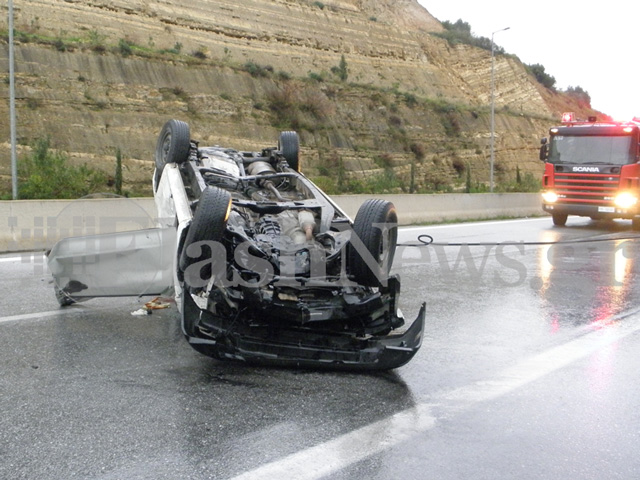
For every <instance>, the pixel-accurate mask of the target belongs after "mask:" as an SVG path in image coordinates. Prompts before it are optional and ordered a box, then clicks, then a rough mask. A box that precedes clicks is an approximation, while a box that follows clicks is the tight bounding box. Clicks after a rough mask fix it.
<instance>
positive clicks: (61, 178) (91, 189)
mask: <svg viewBox="0 0 640 480" xmlns="http://www.w3.org/2000/svg"><path fill="white" fill-rule="evenodd" d="M49 144H50V143H49V139H48V138H43V139H39V140H38V141H37V142H36V143H35V145H34V146H33V149H32V151H31V153H30V154H29V155H26V156H25V157H23V158H21V159H20V161H19V162H18V177H19V180H20V181H19V190H18V193H19V198H20V199H40V198H44V199H49V198H80V197H84V196H85V195H88V194H90V193H95V192H101V191H104V190H105V189H106V186H107V176H106V175H105V174H104V173H103V172H101V171H99V170H96V169H94V168H91V167H89V166H87V165H79V166H75V165H70V164H69V162H68V157H67V156H66V155H65V154H64V153H61V152H55V151H52V150H51V149H50V148H49Z"/></svg>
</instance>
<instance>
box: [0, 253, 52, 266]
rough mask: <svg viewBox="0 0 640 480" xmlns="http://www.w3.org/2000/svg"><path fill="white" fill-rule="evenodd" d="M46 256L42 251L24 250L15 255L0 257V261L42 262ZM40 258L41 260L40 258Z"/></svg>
mask: <svg viewBox="0 0 640 480" xmlns="http://www.w3.org/2000/svg"><path fill="white" fill-rule="evenodd" d="M46 258H47V257H46V256H45V254H44V253H42V252H25V253H24V254H22V255H15V256H12V257H0V263H9V262H20V263H34V261H35V262H37V263H39V264H40V263H42V262H43V261H44V260H46ZM41 259H42V260H41Z"/></svg>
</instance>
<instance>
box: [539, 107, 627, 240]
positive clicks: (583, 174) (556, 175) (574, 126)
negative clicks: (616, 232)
mask: <svg viewBox="0 0 640 480" xmlns="http://www.w3.org/2000/svg"><path fill="white" fill-rule="evenodd" d="M541 143H542V146H541V147H540V160H542V161H543V162H545V169H544V175H543V177H542V188H543V193H542V206H543V209H544V210H545V211H546V212H548V213H550V214H551V216H552V218H553V223H554V225H558V226H564V225H565V224H566V222H567V217H568V216H569V215H580V216H583V217H591V218H592V219H594V220H598V219H613V218H626V219H631V221H632V226H633V229H634V230H640V202H639V201H638V200H639V199H640V163H638V162H639V161H640V149H639V145H640V118H634V119H633V120H632V121H630V122H598V121H596V118H595V117H589V119H588V121H577V120H575V119H574V115H573V113H565V114H563V115H562V122H561V125H560V126H557V127H553V128H551V129H550V130H549V138H548V139H547V138H543V139H542V141H541Z"/></svg>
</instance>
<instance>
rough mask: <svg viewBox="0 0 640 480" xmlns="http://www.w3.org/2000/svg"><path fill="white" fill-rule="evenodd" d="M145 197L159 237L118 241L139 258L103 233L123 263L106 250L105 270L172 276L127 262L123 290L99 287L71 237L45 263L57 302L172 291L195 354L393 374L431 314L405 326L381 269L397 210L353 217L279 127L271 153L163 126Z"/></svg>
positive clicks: (391, 283)
mask: <svg viewBox="0 0 640 480" xmlns="http://www.w3.org/2000/svg"><path fill="white" fill-rule="evenodd" d="M153 190H154V198H155V203H156V206H157V209H158V218H159V222H160V225H159V229H158V231H157V232H155V231H154V230H153V229H150V230H146V231H142V232H139V233H136V234H135V236H136V237H135V241H134V242H132V241H131V239H129V240H127V241H125V242H121V243H125V244H126V246H130V245H132V244H135V246H134V247H133V248H130V250H132V251H133V250H135V253H132V255H136V256H137V257H138V261H137V262H135V261H132V260H131V258H127V254H126V250H127V248H128V247H124V248H123V247H122V246H118V245H117V243H118V239H117V238H115V239H114V238H110V240H109V242H108V244H109V245H111V249H110V250H111V251H112V252H116V254H114V255H112V256H111V257H110V258H111V259H112V260H113V258H115V257H118V259H117V260H113V261H111V260H108V259H106V257H108V255H106V257H105V260H104V261H103V262H99V265H100V266H101V267H99V268H102V267H105V268H107V265H109V264H110V263H111V265H110V266H108V269H109V270H110V271H112V272H115V271H117V272H119V273H121V274H122V276H125V275H126V272H125V270H126V269H127V266H128V267H129V268H131V265H141V264H143V265H145V266H146V267H147V268H149V269H153V270H154V271H163V272H165V273H166V272H167V271H171V275H170V277H171V281H170V282H167V280H166V277H167V275H161V276H160V279H158V278H157V277H158V276H157V275H152V276H153V277H154V278H153V279H152V281H149V279H148V278H145V279H144V280H142V279H141V277H142V276H143V273H141V271H140V267H134V268H135V269H137V270H136V272H131V275H132V276H133V277H138V278H136V279H133V280H131V278H120V280H119V282H122V283H124V284H126V286H125V287H122V286H118V285H108V286H102V287H101V288H96V287H95V284H96V283H99V282H100V281H101V280H100V279H96V275H95V272H94V274H93V276H92V277H91V278H88V277H87V276H84V277H83V275H82V274H79V273H78V272H77V268H73V266H74V265H77V264H78V258H77V257H78V256H83V255H88V254H91V255H93V256H95V255H98V256H99V255H102V254H104V253H105V252H96V251H92V252H83V251H81V250H82V247H81V245H87V242H86V241H84V242H81V243H79V242H78V241H77V239H65V240H62V241H61V242H59V243H58V244H57V245H56V246H55V247H54V248H53V249H52V251H51V252H50V254H49V257H48V259H49V266H50V269H51V271H52V273H53V275H54V280H55V283H56V294H57V296H58V299H59V301H60V303H61V304H62V305H67V304H70V303H73V302H75V301H78V300H83V299H86V298H90V297H95V296H106V295H122V294H131V293H132V292H133V290H136V288H137V289H138V290H139V291H138V293H137V294H138V295H156V294H160V293H163V292H166V289H167V287H172V288H173V292H174V295H175V299H176V303H177V305H178V308H179V311H180V315H181V321H182V330H183V333H184V335H185V336H186V338H187V340H188V342H189V344H190V345H191V346H192V347H193V348H194V349H195V350H197V351H198V352H201V353H203V354H205V355H209V356H212V357H215V358H218V359H235V360H243V361H247V362H252V363H258V364H270V365H282V366H306V367H331V368H353V369H391V368H396V367H399V366H401V365H403V364H405V363H406V362H408V361H409V360H410V359H411V358H412V357H413V356H414V355H415V353H416V352H417V351H418V349H419V348H420V345H421V342H422V335H423V328H424V316H425V305H424V304H422V306H421V308H420V312H419V314H418V317H417V318H416V319H415V321H413V322H412V323H411V324H410V325H409V326H406V325H405V320H404V318H403V316H402V314H401V313H400V311H399V309H398V305H397V304H398V297H399V293H400V280H399V278H398V277H397V276H395V275H390V274H389V270H390V267H391V264H392V262H393V256H394V252H395V248H396V240H397V217H396V211H395V208H394V206H393V204H391V203H390V202H387V201H383V200H374V199H371V200H367V201H365V202H364V203H363V204H362V206H361V207H360V209H359V211H358V213H357V215H356V217H355V219H354V220H353V221H352V220H351V219H350V218H349V217H348V216H347V215H346V214H345V213H344V212H343V211H342V210H341V209H340V207H339V206H338V205H337V204H336V203H335V202H333V201H332V200H331V199H330V198H329V197H328V196H327V195H326V194H324V193H323V192H322V191H321V190H320V189H319V188H318V187H317V186H316V185H315V184H314V183H313V182H311V181H310V180H309V179H307V178H306V177H305V176H304V175H303V174H302V173H300V159H299V138H298V135H297V133H296V132H291V131H287V132H282V133H281V134H280V137H279V141H278V146H277V147H272V148H265V149H263V150H262V151H259V152H245V151H237V150H234V149H230V148H224V147H220V146H209V147H203V146H200V145H199V144H198V143H197V142H196V141H194V140H192V139H191V135H190V129H189V125H188V124H186V123H185V122H182V121H179V120H169V121H168V122H167V123H166V124H165V125H164V127H163V128H162V131H161V132H160V135H159V138H158V141H157V147H156V152H155V172H154V177H153ZM158 232H163V233H158ZM118 235H121V234H116V237H117V236H118ZM85 240H86V239H85ZM95 244H96V243H95V242H91V245H95ZM141 256H144V258H145V259H144V260H140V258H141ZM114 262H115V263H117V264H118V265H113V263H114ZM103 264H104V265H103ZM99 268H98V270H99ZM143 269H144V268H143ZM152 273H153V272H152ZM111 277H112V279H113V278H116V277H117V276H113V275H111ZM110 282H111V283H114V282H113V280H110ZM115 283H118V282H115Z"/></svg>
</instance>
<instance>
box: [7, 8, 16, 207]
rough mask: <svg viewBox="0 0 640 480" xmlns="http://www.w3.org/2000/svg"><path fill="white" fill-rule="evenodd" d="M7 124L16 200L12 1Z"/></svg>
mask: <svg viewBox="0 0 640 480" xmlns="http://www.w3.org/2000/svg"><path fill="white" fill-rule="evenodd" d="M9 123H10V129H11V134H10V135H11V190H12V193H13V199H14V200H17V199H18V162H17V160H16V82H15V72H14V58H13V0H9Z"/></svg>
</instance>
